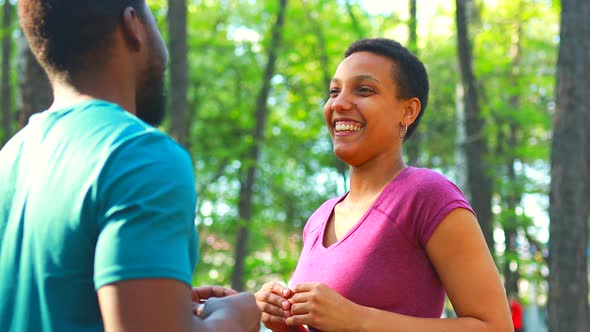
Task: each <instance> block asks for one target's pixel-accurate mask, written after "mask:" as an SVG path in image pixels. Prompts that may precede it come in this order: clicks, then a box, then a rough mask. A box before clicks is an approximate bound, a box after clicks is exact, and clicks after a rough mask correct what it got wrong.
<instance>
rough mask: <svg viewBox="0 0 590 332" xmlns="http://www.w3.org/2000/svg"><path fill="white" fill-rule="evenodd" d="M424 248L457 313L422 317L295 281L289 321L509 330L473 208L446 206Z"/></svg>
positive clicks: (418, 330) (407, 331)
mask: <svg viewBox="0 0 590 332" xmlns="http://www.w3.org/2000/svg"><path fill="white" fill-rule="evenodd" d="M426 252H427V254H428V256H429V258H430V261H431V262H432V264H433V266H434V267H435V269H436V271H437V273H438V275H439V276H440V278H441V280H442V283H443V285H444V287H445V290H446V291H447V294H448V296H449V299H450V300H451V303H452V304H453V308H454V309H455V312H456V313H457V316H458V317H457V318H449V319H438V318H432V319H425V318H416V317H410V316H404V315H399V314H394V313H391V312H387V311H382V310H377V309H373V308H368V307H363V306H360V305H357V304H354V303H352V302H351V301H349V300H346V299H345V298H344V297H342V296H340V295H339V294H337V293H336V292H335V291H333V290H331V289H329V288H328V287H327V286H325V285H321V284H302V285H298V286H296V287H295V289H294V291H295V295H294V296H293V297H292V298H291V302H292V303H293V305H292V308H291V310H292V312H293V315H294V316H293V317H290V318H287V319H286V323H287V324H288V325H309V326H314V327H316V328H318V329H320V330H323V331H336V330H338V331H371V332H379V331H387V332H396V331H400V332H401V331H403V332H414V331H415V332H428V331H437V332H438V331H453V332H463V331H464V332H504V331H506V332H509V331H513V328H512V323H511V316H510V310H509V308H508V301H507V299H506V295H505V292H504V288H503V286H502V282H501V280H500V276H499V274H498V271H497V269H496V266H495V265H494V262H493V260H492V257H491V255H490V253H489V250H488V248H487V246H486V243H485V240H484V238H483V235H482V233H481V230H480V228H479V225H478V223H477V220H476V219H475V216H473V214H472V213H471V212H469V211H467V210H465V209H456V210H454V211H453V212H451V213H450V214H449V215H448V216H447V217H446V218H445V219H444V220H443V221H442V222H441V224H440V225H439V226H438V227H437V229H436V231H435V232H434V234H433V235H432V237H431V238H430V240H429V241H428V243H427V245H426Z"/></svg>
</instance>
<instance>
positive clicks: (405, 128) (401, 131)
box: [399, 123, 408, 139]
mask: <svg viewBox="0 0 590 332" xmlns="http://www.w3.org/2000/svg"><path fill="white" fill-rule="evenodd" d="M407 133H408V125H407V124H405V123H404V124H402V125H401V126H400V127H399V138H402V139H403V138H405V137H406V134H407Z"/></svg>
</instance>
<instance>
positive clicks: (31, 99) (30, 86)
mask: <svg viewBox="0 0 590 332" xmlns="http://www.w3.org/2000/svg"><path fill="white" fill-rule="evenodd" d="M19 58H20V61H21V62H20V63H19V67H20V68H19V69H20V70H19V71H20V75H19V77H20V84H19V85H20V86H19V91H20V98H19V105H20V107H19V108H20V114H19V125H20V127H24V126H25V125H26V124H27V122H28V121H29V118H30V117H31V115H33V114H35V113H37V112H41V111H43V110H45V109H47V108H48V107H49V105H50V104H51V100H52V99H53V96H52V92H51V86H50V85H49V79H47V75H46V74H45V72H44V71H43V68H42V67H41V65H39V62H37V59H35V56H34V55H33V53H32V52H31V50H30V49H29V45H28V43H27V41H26V39H25V38H24V37H22V38H21V39H20V40H19Z"/></svg>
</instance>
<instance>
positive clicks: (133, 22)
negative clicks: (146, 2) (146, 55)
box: [121, 7, 145, 51]
mask: <svg viewBox="0 0 590 332" xmlns="http://www.w3.org/2000/svg"><path fill="white" fill-rule="evenodd" d="M121 28H122V31H123V36H124V37H125V41H126V42H127V45H128V46H129V47H130V48H131V49H133V50H135V51H139V50H140V49H141V47H142V45H143V42H144V40H145V36H144V29H143V22H142V21H141V19H140V18H139V16H138V15H137V10H135V8H133V7H127V8H125V10H124V11H123V20H122V22H121Z"/></svg>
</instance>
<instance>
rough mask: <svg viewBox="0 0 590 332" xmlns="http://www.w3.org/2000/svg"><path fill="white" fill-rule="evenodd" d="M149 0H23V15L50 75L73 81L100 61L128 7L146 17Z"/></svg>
mask: <svg viewBox="0 0 590 332" xmlns="http://www.w3.org/2000/svg"><path fill="white" fill-rule="evenodd" d="M144 1H145V0H19V1H18V7H19V18H20V24H21V26H22V29H23V32H24V33H25V36H26V37H27V40H28V41H29V45H30V47H31V50H32V52H33V54H35V56H36V57H37V60H38V61H39V63H41V65H42V66H43V68H45V71H46V72H47V73H48V74H49V76H50V77H51V76H53V75H56V74H59V75H63V76H64V78H65V79H67V80H69V79H71V78H72V75H73V74H75V73H76V72H77V71H79V70H81V69H82V68H83V67H84V66H85V65H88V64H97V62H98V63H100V61H101V59H105V57H106V56H108V54H103V53H104V52H105V50H108V49H107V46H108V45H109V43H110V42H111V38H112V34H113V32H114V31H115V28H116V27H117V24H118V23H119V22H120V20H121V18H122V13H123V10H124V9H125V8H126V7H134V8H135V9H136V10H137V12H138V15H139V16H140V17H143V16H144V14H145V13H143V12H142V8H143V7H142V4H143V2H144Z"/></svg>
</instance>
